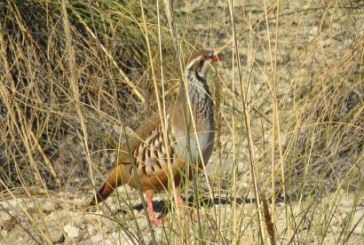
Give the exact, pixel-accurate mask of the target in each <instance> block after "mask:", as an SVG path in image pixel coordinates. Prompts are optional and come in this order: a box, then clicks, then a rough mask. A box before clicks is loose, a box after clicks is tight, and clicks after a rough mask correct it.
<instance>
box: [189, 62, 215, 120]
mask: <svg viewBox="0 0 364 245" xmlns="http://www.w3.org/2000/svg"><path fill="white" fill-rule="evenodd" d="M186 77H187V80H188V81H189V84H188V94H189V97H190V102H191V106H192V108H193V109H194V110H195V112H196V114H197V116H198V117H203V118H205V119H209V121H210V122H213V118H214V109H213V102H212V98H211V94H210V90H209V87H208V85H207V82H206V79H205V75H204V74H203V73H199V72H196V71H195V70H193V69H188V70H187V74H186Z"/></svg>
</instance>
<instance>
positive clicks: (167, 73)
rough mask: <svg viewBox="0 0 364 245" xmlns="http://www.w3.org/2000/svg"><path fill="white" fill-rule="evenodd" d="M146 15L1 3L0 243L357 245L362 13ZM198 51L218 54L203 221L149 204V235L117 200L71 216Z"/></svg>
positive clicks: (360, 230) (198, 197)
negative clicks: (154, 215)
mask: <svg viewBox="0 0 364 245" xmlns="http://www.w3.org/2000/svg"><path fill="white" fill-rule="evenodd" d="M142 2H143V1H141V2H138V4H135V3H134V1H129V0H126V1H115V0H106V1H99V0H98V1H81V0H74V1H39V0H14V1H0V20H1V22H0V25H1V26H0V30H1V32H0V44H1V47H0V50H1V54H0V81H1V84H0V121H1V123H0V140H1V143H0V226H1V229H0V243H2V244H19V243H24V244H25V243H26V244H29V243H32V244H33V243H34V244H38V243H54V242H66V243H80V242H81V243H101V242H105V243H112V244H113V243H121V244H124V243H125V244H134V243H135V244H140V243H157V244H170V243H172V244H184V243H186V244H187V243H193V244H194V243H202V244H207V243H217V244H254V243H271V244H275V243H282V244H286V243H294V244H308V243H314V244H317V243H319V244H322V243H325V244H332V243H339V244H345V243H350V244H356V243H358V242H360V241H361V242H362V241H363V240H364V225H363V223H364V197H363V194H364V193H363V190H364V178H363V175H364V149H363V144H364V5H363V3H362V1H350V0H347V1H345V0H342V1H339V0H333V1H321V0H315V1H307V2H303V1H298V0H296V1H280V2H279V1H275V0H271V1H235V2H234V5H232V3H231V2H224V1H216V2H209V1H192V2H191V3H190V2H189V1H183V2H182V1H178V3H177V4H175V5H169V2H168V1H163V2H159V4H156V3H153V4H150V3H147V2H149V1H145V3H143V5H142ZM172 13H173V14H172ZM195 49H214V50H218V51H221V52H222V53H223V56H224V60H223V62H222V63H221V64H219V65H218V67H217V69H216V71H215V73H214V74H212V75H211V78H210V81H212V84H211V87H212V88H213V91H214V97H215V101H216V102H217V103H215V104H216V112H217V116H216V118H217V121H218V122H219V123H218V125H217V131H218V134H217V135H218V137H217V140H216V147H215V152H214V155H213V158H212V160H211V161H210V163H209V165H208V174H207V175H208V178H209V179H208V180H206V178H205V177H204V176H202V175H201V176H199V177H198V180H199V181H197V182H198V184H199V189H200V191H199V193H193V192H192V191H191V190H192V188H189V186H192V184H190V185H187V186H186V188H185V196H186V199H187V198H188V199H189V200H190V204H191V206H193V205H194V204H196V203H198V204H199V211H200V212H202V213H203V216H202V217H201V219H199V220H197V221H194V220H193V221H189V220H186V219H184V218H183V217H177V216H176V215H174V214H175V213H174V211H173V210H171V208H170V207H171V206H173V205H172V204H171V202H170V201H171V196H170V195H168V194H161V195H160V196H159V199H160V200H161V201H158V197H157V200H156V201H155V204H156V208H157V210H159V211H161V212H162V214H161V215H163V216H165V220H166V222H165V225H164V227H149V226H148V225H147V222H146V217H145V213H144V211H143V208H142V205H141V200H140V198H141V197H140V196H139V194H138V192H137V191H135V190H131V189H129V188H128V187H123V188H120V190H119V192H118V195H114V197H115V198H109V199H110V200H108V201H107V202H106V203H105V204H103V205H101V206H100V207H99V208H98V211H96V212H88V211H85V210H83V209H82V206H83V205H84V204H85V203H87V201H88V200H89V198H90V197H91V196H92V195H93V190H94V187H97V186H99V185H100V184H101V182H102V180H103V178H104V176H105V175H106V174H107V171H108V170H109V169H110V167H111V166H112V164H113V159H114V158H115V149H117V147H118V145H119V144H122V143H123V141H124V135H125V134H124V133H125V132H127V131H128V130H133V129H135V128H137V127H138V126H139V125H140V124H141V122H142V119H143V118H145V117H148V116H149V115H150V114H151V113H152V111H153V110H154V111H155V110H156V109H157V101H156V96H155V91H158V93H159V98H165V99H166V100H165V101H166V103H168V101H170V100H171V99H173V95H174V94H175V93H176V91H177V89H178V87H179V84H180V81H179V80H180V79H179V78H180V76H181V69H180V67H182V66H183V57H184V56H185V54H188V53H189V52H190V51H191V50H195ZM161 102H163V101H162V99H161ZM116 196H117V197H118V198H116ZM194 208H196V207H195V206H194ZM172 209H173V208H172Z"/></svg>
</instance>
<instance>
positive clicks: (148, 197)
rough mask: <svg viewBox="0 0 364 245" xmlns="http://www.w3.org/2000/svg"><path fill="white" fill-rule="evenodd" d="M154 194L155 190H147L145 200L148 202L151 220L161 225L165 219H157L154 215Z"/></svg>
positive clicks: (154, 223)
mask: <svg viewBox="0 0 364 245" xmlns="http://www.w3.org/2000/svg"><path fill="white" fill-rule="evenodd" d="M153 195H154V192H147V193H146V195H145V201H146V203H147V212H148V216H149V219H150V222H151V223H152V224H153V225H161V224H163V221H162V220H161V219H156V218H155V217H154V208H153Z"/></svg>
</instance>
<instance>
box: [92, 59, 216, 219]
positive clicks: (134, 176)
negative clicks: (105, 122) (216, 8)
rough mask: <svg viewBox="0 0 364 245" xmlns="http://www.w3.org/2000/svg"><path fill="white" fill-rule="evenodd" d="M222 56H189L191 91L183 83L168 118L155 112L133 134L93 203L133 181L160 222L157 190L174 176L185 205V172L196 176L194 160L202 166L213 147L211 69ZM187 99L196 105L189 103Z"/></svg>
mask: <svg viewBox="0 0 364 245" xmlns="http://www.w3.org/2000/svg"><path fill="white" fill-rule="evenodd" d="M217 61H220V58H219V56H218V54H213V53H198V54H197V55H195V56H194V57H191V58H190V59H189V62H188V63H187V64H186V66H185V68H184V74H183V76H184V79H185V80H186V81H187V93H188V96H185V95H186V92H184V91H183V89H180V92H179V95H178V97H177V99H176V101H175V103H172V104H171V105H170V106H169V108H168V109H167V111H166V118H165V119H162V120H161V117H160V115H159V113H156V114H155V115H153V116H151V117H149V118H148V119H146V120H144V121H143V123H142V124H141V126H140V127H139V128H138V129H137V130H136V131H135V134H133V135H131V136H129V137H128V139H127V143H126V144H125V146H123V147H121V149H120V150H119V152H118V156H117V158H116V163H115V164H114V167H113V169H112V170H111V172H110V173H109V175H108V177H107V178H106V181H105V182H104V183H103V185H102V186H101V188H100V189H99V190H98V191H97V192H96V195H94V196H93V198H92V200H91V201H90V203H89V207H91V206H95V205H96V204H97V203H101V202H102V201H104V200H105V199H106V198H107V197H108V196H109V195H110V194H111V193H112V192H113V191H114V190H115V189H116V188H117V187H119V186H121V185H124V184H128V185H129V186H131V187H133V188H135V189H138V188H140V189H141V191H142V192H143V193H144V194H145V201H146V206H147V214H148V216H149V219H150V221H151V223H152V224H154V225H158V224H161V223H162V221H161V220H160V219H157V218H155V215H154V209H153V196H154V194H155V193H157V192H162V191H166V190H168V186H169V185H170V184H171V183H172V182H174V184H175V187H176V189H175V190H176V195H177V199H178V200H177V203H179V204H180V205H183V199H182V198H181V191H180V184H182V182H183V180H184V178H186V176H187V178H189V179H191V178H192V174H193V173H194V172H196V171H193V168H192V166H193V164H195V166H196V164H197V166H198V169H199V170H201V169H203V165H206V164H207V163H208V161H209V159H210V156H211V155H212V152H213V146H214V137H215V132H214V130H215V129H214V128H215V124H214V106H213V99H212V96H211V93H210V88H209V86H208V83H207V74H208V72H209V70H210V68H211V67H212V65H213V63H215V62H217ZM185 97H187V98H185ZM183 98H185V99H183ZM186 99H187V100H189V103H187V104H190V106H191V107H190V108H191V109H188V107H187V106H186V105H185V104H186V102H184V101H186ZM200 150H201V152H200ZM186 166H187V167H186Z"/></svg>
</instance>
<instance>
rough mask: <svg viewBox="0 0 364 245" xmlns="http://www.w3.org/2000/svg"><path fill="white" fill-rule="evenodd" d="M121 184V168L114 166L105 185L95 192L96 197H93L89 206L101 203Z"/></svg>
mask: <svg viewBox="0 0 364 245" xmlns="http://www.w3.org/2000/svg"><path fill="white" fill-rule="evenodd" d="M122 184H123V177H122V168H121V166H120V165H118V166H115V167H114V168H113V169H112V170H111V173H110V174H109V176H108V177H107V179H106V181H105V183H104V184H103V185H102V186H101V188H100V189H99V190H98V191H97V193H96V196H94V197H93V199H92V200H91V202H90V204H89V206H95V205H96V203H100V202H103V201H104V200H105V199H106V198H107V197H108V196H109V195H110V194H111V193H112V192H113V191H114V189H116V188H117V187H118V186H120V185H122Z"/></svg>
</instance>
